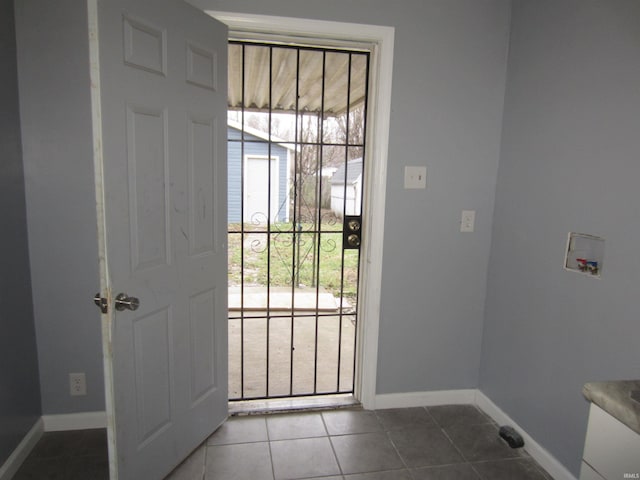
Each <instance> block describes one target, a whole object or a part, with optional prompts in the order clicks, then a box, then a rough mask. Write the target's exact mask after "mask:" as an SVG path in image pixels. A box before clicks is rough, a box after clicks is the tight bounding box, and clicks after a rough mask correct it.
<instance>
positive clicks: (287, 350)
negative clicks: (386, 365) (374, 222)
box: [228, 41, 369, 401]
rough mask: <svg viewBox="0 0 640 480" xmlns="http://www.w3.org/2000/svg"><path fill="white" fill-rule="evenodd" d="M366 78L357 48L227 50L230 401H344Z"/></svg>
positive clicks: (348, 384) (235, 44)
mask: <svg viewBox="0 0 640 480" xmlns="http://www.w3.org/2000/svg"><path fill="white" fill-rule="evenodd" d="M368 74H369V52H367V51H359V50H343V49H333V48H316V47H309V46H301V45H281V44H265V43H254V42H239V41H231V42H230V43H229V82H228V84H229V87H228V88H229V114H228V132H229V135H228V175H229V177H228V191H229V212H228V216H229V218H228V224H229V229H228V240H229V396H230V398H229V399H230V400H232V401H233V400H253V399H267V398H283V397H284V398H287V397H298V396H309V395H331V394H344V393H353V389H354V377H355V365H356V332H357V330H358V329H357V324H358V283H359V272H360V250H359V248H357V246H359V241H360V235H361V233H362V230H361V229H360V226H358V229H357V230H358V232H357V234H358V245H357V246H354V245H353V244H352V245H351V247H350V248H348V245H347V242H346V241H343V240H344V239H345V238H348V236H347V237H345V236H344V224H345V222H346V221H347V219H348V220H349V222H353V221H354V219H357V220H358V221H360V218H361V216H362V199H363V196H362V185H363V175H364V174H365V168H364V165H365V161H364V159H365V135H366V116H367V115H366V112H367V93H368ZM350 224H351V227H349V228H353V225H354V224H353V223H350ZM352 240H353V238H352V239H351V240H350V241H349V243H350V244H351V243H353V242H352Z"/></svg>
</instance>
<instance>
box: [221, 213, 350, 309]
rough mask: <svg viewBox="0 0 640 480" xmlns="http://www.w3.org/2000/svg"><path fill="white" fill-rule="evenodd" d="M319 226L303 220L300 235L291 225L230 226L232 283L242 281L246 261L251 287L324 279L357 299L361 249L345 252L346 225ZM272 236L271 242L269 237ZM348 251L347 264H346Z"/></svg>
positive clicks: (335, 292)
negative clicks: (343, 241)
mask: <svg viewBox="0 0 640 480" xmlns="http://www.w3.org/2000/svg"><path fill="white" fill-rule="evenodd" d="M313 228H314V225H313V224H302V225H301V227H300V228H299V231H298V232H296V233H295V234H294V231H293V225H292V224H291V223H288V224H285V223H280V224H274V225H272V227H271V232H270V233H267V232H266V225H263V226H260V227H256V226H254V225H246V224H245V226H244V233H242V232H240V225H229V231H230V232H231V233H229V234H228V241H229V262H228V266H229V285H240V283H241V282H242V278H241V274H242V265H241V262H242V260H244V266H243V267H244V283H245V285H267V279H269V283H270V285H271V286H274V287H291V286H292V285H296V286H300V287H303V286H304V287H315V286H316V285H317V284H318V282H319V284H320V286H322V287H324V288H325V289H327V290H328V291H330V292H331V293H333V295H335V296H336V297H339V296H340V291H341V285H342V295H343V296H345V297H351V298H353V297H355V295H356V291H357V283H358V261H359V251H358V250H344V251H343V250H342V223H339V224H336V225H327V224H323V225H322V231H321V232H320V233H318V232H312V231H311V230H312V229H313ZM267 239H269V241H268V240H267ZM343 254H344V267H342V264H343Z"/></svg>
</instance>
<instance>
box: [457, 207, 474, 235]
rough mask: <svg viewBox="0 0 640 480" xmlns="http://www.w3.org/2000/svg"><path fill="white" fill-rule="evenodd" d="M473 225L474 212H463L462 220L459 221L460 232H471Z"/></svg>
mask: <svg viewBox="0 0 640 480" xmlns="http://www.w3.org/2000/svg"><path fill="white" fill-rule="evenodd" d="M475 223H476V211H475V210H463V211H462V218H461V219H460V231H461V232H465V233H467V232H473V228H474V224H475Z"/></svg>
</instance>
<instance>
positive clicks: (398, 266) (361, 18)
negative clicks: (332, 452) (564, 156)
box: [190, 0, 510, 393]
mask: <svg viewBox="0 0 640 480" xmlns="http://www.w3.org/2000/svg"><path fill="white" fill-rule="evenodd" d="M190 2H191V3H194V4H197V5H199V6H200V7H202V8H208V9H213V10H222V11H238V12H245V13H255V14H271V15H279V16H289V17H305V18H315V19H322V20H334V21H346V22H355V23H368V24H377V25H388V26H393V27H395V29H396V30H395V54H394V71H393V92H392V97H391V105H392V113H391V132H390V134H391V136H390V145H389V170H388V182H387V192H386V194H387V197H386V198H387V206H386V217H385V218H386V220H385V221H386V233H385V239H384V242H385V245H384V260H383V271H384V275H383V279H382V296H381V302H382V318H381V324H380V343H379V345H380V347H379V366H378V386H377V389H378V392H379V393H391V392H409V391H411V392H413V391H429V390H441V389H458V388H475V387H476V386H477V382H478V365H479V361H480V345H481V332H482V320H483V314H484V298H485V285H486V284H485V282H486V268H487V263H488V256H489V248H490V234H491V218H492V215H493V200H494V193H495V182H496V172H497V168H498V155H499V142H500V129H501V117H502V102H503V96H504V85H505V74H506V51H507V39H508V27H509V5H510V4H509V2H508V1H507V0H481V1H478V0H453V1H451V0H447V1H444V0H435V1H423V0H402V1H396V2H389V1H388V0H351V1H348V2H345V1H344V0H325V1H322V2H300V1H296V0H270V1H268V2H265V1H263V0H190ZM406 165H426V166H427V177H428V179H427V183H428V188H427V189H426V190H404V189H403V175H404V167H405V166H406ZM373 174H375V172H374V173H373ZM463 209H475V210H477V216H476V231H475V233H472V234H461V233H460V231H459V228H460V224H459V220H460V214H461V211H462V210H463ZM365 321H366V320H365Z"/></svg>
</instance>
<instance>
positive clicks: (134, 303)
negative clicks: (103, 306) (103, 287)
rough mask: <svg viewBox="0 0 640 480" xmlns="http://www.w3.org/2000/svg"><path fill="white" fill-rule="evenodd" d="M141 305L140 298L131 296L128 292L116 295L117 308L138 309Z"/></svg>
mask: <svg viewBox="0 0 640 480" xmlns="http://www.w3.org/2000/svg"><path fill="white" fill-rule="evenodd" d="M139 306H140V300H138V299H137V298H136V297H130V296H129V295H127V294H126V293H119V294H118V296H117V297H116V310H118V311H119V312H122V311H123V310H137V309H138V307H139Z"/></svg>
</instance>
